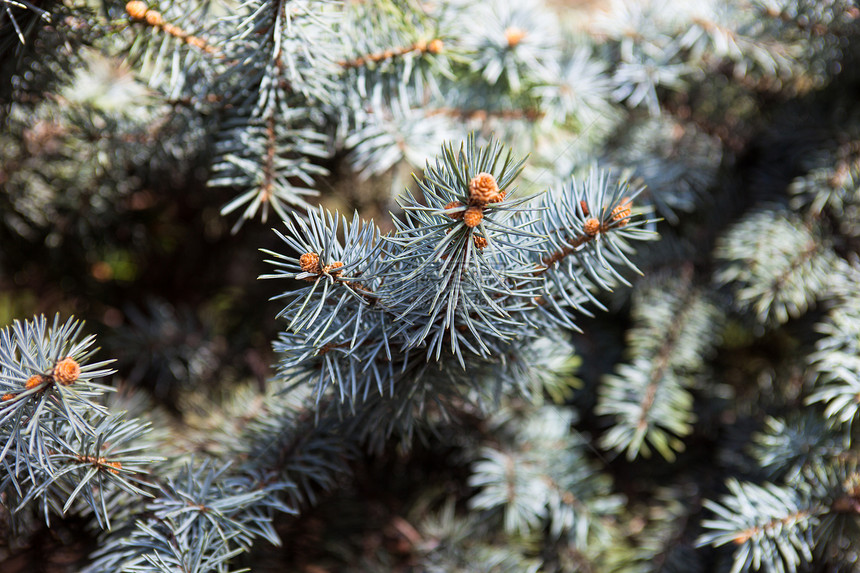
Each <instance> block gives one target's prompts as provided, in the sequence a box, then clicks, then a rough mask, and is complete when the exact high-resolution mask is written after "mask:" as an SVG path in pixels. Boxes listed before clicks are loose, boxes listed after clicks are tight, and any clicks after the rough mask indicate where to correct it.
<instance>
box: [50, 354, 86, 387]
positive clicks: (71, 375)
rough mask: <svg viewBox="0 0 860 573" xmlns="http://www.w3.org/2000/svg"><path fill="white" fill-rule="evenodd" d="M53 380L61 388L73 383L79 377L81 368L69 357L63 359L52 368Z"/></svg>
mask: <svg viewBox="0 0 860 573" xmlns="http://www.w3.org/2000/svg"><path fill="white" fill-rule="evenodd" d="M53 374H54V380H56V381H57V382H58V383H59V384H62V385H63V386H68V385H69V384H72V383H74V381H75V380H77V379H78V377H79V376H80V375H81V366H80V365H79V364H78V363H77V362H76V361H75V359H74V358H72V357H71V356H67V357H66V358H63V359H62V360H60V361H59V362H57V365H56V366H54V373H53Z"/></svg>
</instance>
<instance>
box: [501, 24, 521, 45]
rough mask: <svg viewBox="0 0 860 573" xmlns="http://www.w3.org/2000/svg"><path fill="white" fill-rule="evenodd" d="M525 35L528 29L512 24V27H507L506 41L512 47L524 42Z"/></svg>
mask: <svg viewBox="0 0 860 573" xmlns="http://www.w3.org/2000/svg"><path fill="white" fill-rule="evenodd" d="M525 37H526V31H525V30H523V29H522V28H517V27H514V26H511V27H510V28H507V29H505V41H506V42H507V43H508V46H510V47H511V48H514V47H516V45H517V44H519V43H520V42H522V41H523V38H525Z"/></svg>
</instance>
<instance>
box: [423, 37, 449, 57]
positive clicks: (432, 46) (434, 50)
mask: <svg viewBox="0 0 860 573" xmlns="http://www.w3.org/2000/svg"><path fill="white" fill-rule="evenodd" d="M444 47H445V44H444V43H442V40H440V39H439V38H436V39H435V40H430V43H429V44H427V51H428V52H430V53H431V54H438V53H439V52H441V51H442V49H443V48H444Z"/></svg>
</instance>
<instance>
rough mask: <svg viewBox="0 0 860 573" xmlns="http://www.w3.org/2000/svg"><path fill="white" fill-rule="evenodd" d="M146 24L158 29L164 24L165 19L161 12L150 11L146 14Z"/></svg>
mask: <svg viewBox="0 0 860 573" xmlns="http://www.w3.org/2000/svg"><path fill="white" fill-rule="evenodd" d="M146 23H147V24H149V25H150V26H155V27H158V26H161V25H163V24H164V17H163V16H162V15H161V12H156V11H155V10H150V11H149V12H147V13H146Z"/></svg>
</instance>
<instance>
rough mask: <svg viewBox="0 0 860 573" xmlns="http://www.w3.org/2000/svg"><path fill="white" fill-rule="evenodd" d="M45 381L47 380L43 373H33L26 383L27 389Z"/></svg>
mask: <svg viewBox="0 0 860 573" xmlns="http://www.w3.org/2000/svg"><path fill="white" fill-rule="evenodd" d="M44 381H45V377H44V376H42V375H41V374H33V375H32V376H30V377H29V378H27V383H26V384H24V388H26V389H27V390H32V389H33V388H35V387H36V386H39V385H40V384H42V382H44Z"/></svg>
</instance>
